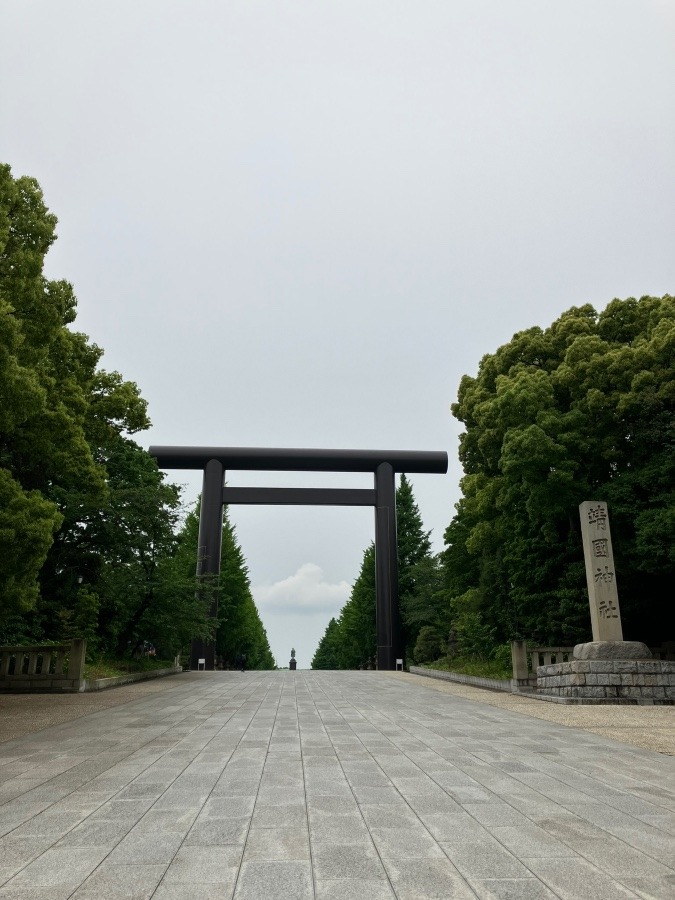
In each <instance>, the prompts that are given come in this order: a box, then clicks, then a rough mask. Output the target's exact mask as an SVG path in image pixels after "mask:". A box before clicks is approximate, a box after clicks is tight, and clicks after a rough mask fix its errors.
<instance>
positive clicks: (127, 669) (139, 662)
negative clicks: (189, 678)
mask: <svg viewBox="0 0 675 900" xmlns="http://www.w3.org/2000/svg"><path fill="white" fill-rule="evenodd" d="M172 666H173V660H172V659H156V658H154V657H153V658H148V657H142V658H141V659H112V658H110V657H106V656H99V657H96V658H95V659H89V660H87V662H86V663H85V666H84V677H85V678H86V679H88V680H95V679H97V678H119V676H120V675H129V674H133V673H136V672H152V671H153V670H155V669H170V668H172Z"/></svg>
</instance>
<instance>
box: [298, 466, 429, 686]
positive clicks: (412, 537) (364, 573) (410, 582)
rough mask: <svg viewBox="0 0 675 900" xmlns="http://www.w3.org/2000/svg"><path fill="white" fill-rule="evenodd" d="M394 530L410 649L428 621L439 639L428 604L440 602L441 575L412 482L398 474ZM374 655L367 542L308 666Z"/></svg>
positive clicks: (348, 663) (371, 551)
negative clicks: (346, 595)
mask: <svg viewBox="0 0 675 900" xmlns="http://www.w3.org/2000/svg"><path fill="white" fill-rule="evenodd" d="M396 533H397V543H398V572H399V595H400V605H401V617H402V620H403V624H404V629H405V632H404V633H405V639H406V643H407V645H408V651H407V652H408V655H410V653H411V652H412V648H413V647H414V644H415V641H416V639H417V634H418V632H419V629H420V628H421V627H422V625H424V624H428V623H429V622H430V621H433V622H434V623H435V625H436V627H437V628H438V629H439V639H440V635H441V634H442V625H441V622H440V620H439V619H438V616H437V615H436V612H435V611H434V610H436V609H437V608H439V607H440V604H441V603H442V601H440V600H439V597H438V596H437V595H438V594H439V592H441V591H442V590H443V580H442V575H441V574H440V569H439V566H438V564H436V563H434V561H433V558H432V556H431V542H430V540H429V532H427V531H425V530H424V526H423V524H422V517H421V516H420V512H419V509H418V507H417V503H416V502H415V497H414V495H413V491H412V486H411V484H410V482H409V481H408V479H407V478H406V476H405V475H404V474H403V475H401V480H400V482H399V486H398V488H397V490H396ZM432 598H433V600H432ZM431 603H433V604H435V606H434V609H433V610H432V609H431V608H427V607H426V604H431ZM423 607H424V611H422V610H423ZM376 656H377V633H376V602H375V545H374V544H371V545H370V546H369V547H368V548H367V550H366V551H365V553H364V555H363V562H362V564H361V569H360V572H359V575H358V577H357V579H356V581H355V582H354V585H353V587H352V591H351V594H350V597H349V600H348V601H347V603H346V604H345V605H344V607H343V608H342V610H341V612H340V616H339V618H338V620H337V622H336V624H335V626H333V627H331V626H330V623H329V627H328V628H327V629H326V633H325V634H324V636H323V638H322V639H321V642H320V643H319V647H318V648H317V651H316V653H315V655H314V659H315V660H316V661H317V664H316V666H315V665H314V661H313V662H312V667H313V668H340V669H354V668H358V667H359V666H365V665H371V664H374V663H375V659H376Z"/></svg>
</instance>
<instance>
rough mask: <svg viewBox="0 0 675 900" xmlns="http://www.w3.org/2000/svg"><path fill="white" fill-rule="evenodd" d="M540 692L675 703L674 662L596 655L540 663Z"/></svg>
mask: <svg viewBox="0 0 675 900" xmlns="http://www.w3.org/2000/svg"><path fill="white" fill-rule="evenodd" d="M626 643H629V642H626ZM578 646H589V645H588V644H586V645H583V644H582V645H578ZM641 646H644V645H641ZM575 655H576V648H575ZM537 693H538V694H544V695H547V696H553V697H561V698H570V700H571V701H573V700H574V699H577V700H579V701H580V702H583V701H584V700H585V701H587V702H592V703H634V704H673V703H675V662H673V661H672V660H665V659H598V658H596V659H572V660H570V661H569V662H565V663H556V664H555V665H552V666H539V667H538V668H537Z"/></svg>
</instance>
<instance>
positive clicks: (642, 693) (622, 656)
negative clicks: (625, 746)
mask: <svg viewBox="0 0 675 900" xmlns="http://www.w3.org/2000/svg"><path fill="white" fill-rule="evenodd" d="M579 514H580V516H581V534H582V537H583V542H584V560H585V562H586V581H587V584H588V600H589V604H590V608H591V629H592V634H593V640H592V641H589V642H588V643H585V644H577V645H576V647H575V648H574V652H573V658H572V659H571V660H570V661H569V662H563V663H555V664H553V665H549V666H539V667H538V668H537V693H539V694H543V695H547V696H551V697H559V698H565V701H564V702H568V703H574V702H576V703H641V704H653V703H673V701H674V700H675V678H674V677H673V676H675V663H673V662H669V661H666V660H660V659H659V660H656V659H652V654H651V651H650V650H649V648H648V647H647V646H646V645H645V644H643V643H642V642H641V641H624V639H623V631H622V628H621V613H620V611H619V595H618V592H617V586H616V573H615V569H614V553H613V551H612V538H611V536H610V531H609V515H608V512H607V504H606V503H604V502H602V501H598V500H586V501H584V502H583V503H581V504H580V505H579ZM567 698H569V699H567Z"/></svg>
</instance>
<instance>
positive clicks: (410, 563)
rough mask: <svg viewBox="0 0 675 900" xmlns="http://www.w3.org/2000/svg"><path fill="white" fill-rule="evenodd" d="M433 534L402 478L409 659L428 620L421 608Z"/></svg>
mask: <svg viewBox="0 0 675 900" xmlns="http://www.w3.org/2000/svg"><path fill="white" fill-rule="evenodd" d="M430 534H431V532H430V531H425V530H424V525H423V523H422V516H421V515H420V511H419V508H418V506H417V503H416V502H415V497H414V495H413V490H412V485H411V484H410V482H409V481H408V479H407V478H406V476H405V473H403V474H402V475H401V480H400V482H399V485H398V488H397V489H396V539H397V545H398V589H399V598H400V600H399V602H400V608H401V620H402V623H403V636H404V643H405V647H406V656H407V657H410V656H411V654H412V652H413V648H414V646H415V642H416V640H417V635H418V633H419V629H420V627H421V626H422V625H423V624H425V623H427V622H428V621H429V616H427V617H421V616H420V612H421V605H422V602H423V597H424V596H425V595H426V593H427V591H423V589H422V584H423V583H425V581H426V582H427V586H428V577H427V578H425V575H424V573H425V571H426V574H427V576H428V574H429V564H430V561H431V541H430V540H429V536H430Z"/></svg>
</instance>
